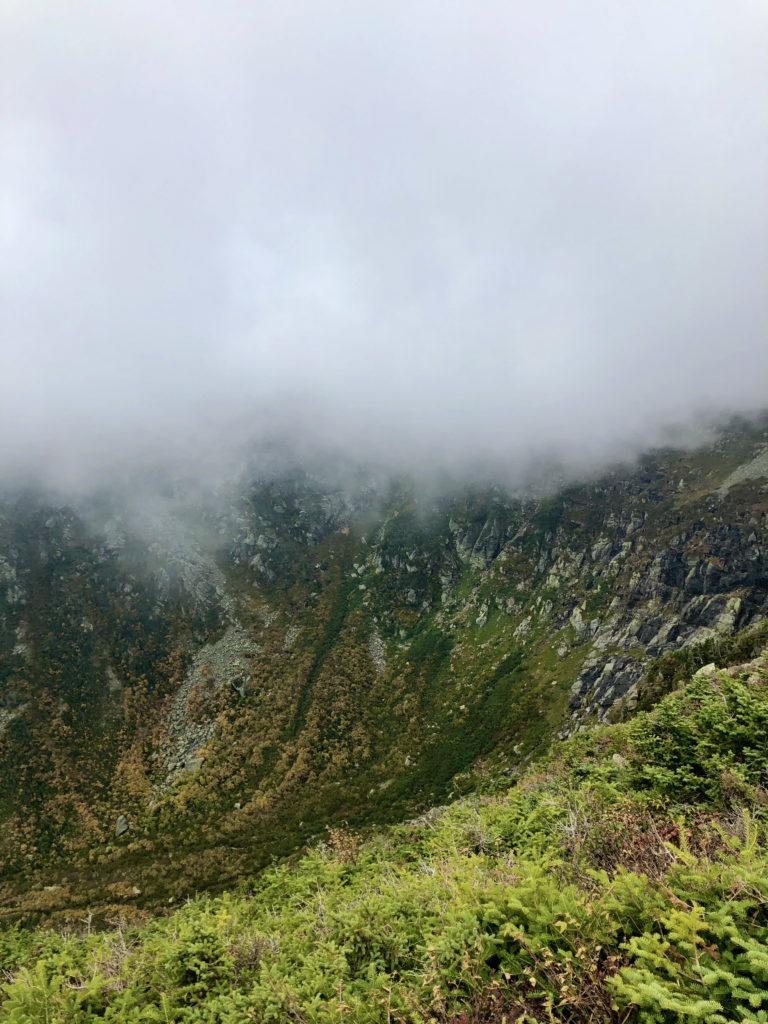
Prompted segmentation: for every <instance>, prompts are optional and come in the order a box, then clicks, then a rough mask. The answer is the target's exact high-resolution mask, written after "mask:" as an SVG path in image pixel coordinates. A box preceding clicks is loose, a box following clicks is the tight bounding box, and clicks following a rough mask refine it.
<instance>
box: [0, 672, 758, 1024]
mask: <svg viewBox="0 0 768 1024" xmlns="http://www.w3.org/2000/svg"><path fill="white" fill-rule="evenodd" d="M767 653H768V652H767ZM766 764H768V660H767V659H766V656H765V655H764V656H762V657H757V658H754V659H751V660H750V661H749V662H748V663H742V664H739V665H734V666H732V667H731V668H729V669H727V670H725V671H717V670H716V669H715V666H710V667H708V668H707V669H704V670H701V671H699V672H698V673H697V674H696V675H694V677H693V679H692V680H690V681H689V682H688V683H687V684H686V685H685V686H684V687H681V688H680V689H678V690H677V691H676V692H675V693H673V694H671V695H669V696H667V697H666V698H664V700H663V701H662V702H661V704H660V705H659V706H658V707H657V708H655V709H654V710H653V711H651V712H646V713H643V712H639V713H637V714H636V715H635V716H634V717H633V718H632V720H631V721H629V722H627V723H624V724H621V725H613V726H609V727H598V728H596V729H592V730H590V731H587V732H584V733H582V734H580V735H579V736H577V737H573V738H571V739H570V740H568V741H566V742H565V743H563V744H560V745H556V746H555V747H554V749H553V751H552V753H551V755H550V756H549V757H548V758H547V759H546V760H543V761H541V762H540V763H538V764H537V765H535V766H534V767H533V769H532V770H530V771H528V772H527V773H526V774H525V775H523V776H522V777H521V778H520V779H519V780H518V782H517V784H516V785H514V786H513V787H512V788H510V789H508V790H507V789H506V788H504V789H503V790H502V791H501V792H500V793H498V794H497V795H495V796H486V797H483V798H477V797H473V798H468V799H466V800H463V801H459V802H458V803H455V804H454V805H452V806H451V807H447V808H440V809H435V810H434V811H432V812H430V813H429V814H427V815H425V816H424V817H422V818H420V819H418V820H415V821H411V822H408V823H405V824H403V825H400V826H397V827H390V828H389V829H386V830H382V831H379V832H376V833H375V834H373V835H372V836H369V837H368V839H367V840H365V841H364V840H363V839H362V838H361V837H360V836H359V835H356V834H355V833H353V832H350V831H345V830H343V829H338V828H334V829H329V830H328V832H327V833H326V834H325V836H324V839H323V840H322V841H321V842H319V843H317V844H315V846H314V848H313V849H312V850H311V851H310V852H308V853H307V854H306V855H305V856H303V857H302V858H301V859H300V860H298V861H296V862H294V863H292V864H290V865H283V866H281V867H277V868H273V869H270V870H268V871H266V872H265V873H264V874H263V875H262V876H261V877H260V878H259V879H257V880H255V881H253V882H251V883H248V884H243V885H242V886H241V888H240V891H239V892H238V893H232V894H227V895H224V896H222V897H219V898H217V899H210V898H200V899H197V900H194V901H188V902H187V903H186V904H185V905H184V906H182V907H181V908H180V909H178V910H177V911H176V912H175V913H174V914H173V915H172V916H170V917H169V918H168V919H167V920H159V921H155V922H153V923H152V924H150V925H148V926H146V927H143V928H135V927H129V926H128V925H126V923H125V922H124V921H118V922H116V925H117V930H115V925H113V928H112V929H111V930H110V931H108V932H107V933H106V934H97V933H95V932H92V931H91V928H90V921H89V920H88V919H86V920H84V921H83V922H82V923H81V924H80V931H81V933H82V934H81V937H79V938H78V937H73V936H70V937H68V938H64V937H62V936H61V935H59V934H56V933H53V932H37V933H29V932H18V931H6V932H5V933H4V932H3V931H2V930H0V950H2V954H3V961H4V966H5V968H6V971H7V975H6V977H7V981H6V984H4V985H3V986H2V991H0V1020H8V1021H15V1022H23V1024H26V1022H28V1021H37V1020H42V1019H45V1020H46V1021H49V1022H51V1024H59V1022H65V1021H67V1022H69V1021H75V1020H77V1021H81V1022H83V1024H87V1022H90V1021H97V1020H111V1021H118V1020H119V1021H127V1022H130V1021H136V1022H138V1021H164V1020H166V1021H167V1020H174V1021H178V1022H179V1024H182V1022H184V1024H197V1022H202V1021H206V1022H210V1024H214V1022H219V1024H225V1022H226V1024H246V1022H247V1021H253V1020H259V1021H263V1022H265V1024H269V1022H274V1024H283V1022H285V1021H296V1022H302V1024H303V1022H312V1024H342V1022H355V1024H385V1022H386V1024H392V1022H399V1024H424V1022H426V1021H430V1022H434V1024H501V1022H503V1021H507V1022H509V1021H514V1020H521V1019H524V1020H529V1021H531V1020H533V1021H537V1020H550V1021H551V1020H554V1021H572V1022H573V1021H576V1022H579V1021H584V1022H586V1021H592V1022H609V1021H610V1022H614V1021H615V1022H618V1021H623V1022H627V1021H635V1020H639V1021H643V1022H646V1021H647V1022H652V1021H659V1020H669V1021H675V1020H701V1021H706V1022H712V1024H715V1022H718V1021H722V1020H739V1021H749V1022H755V1024H758V1022H761V1021H763V1020H764V1018H765V1014H766V1010H768V991H766V981H768V964H767V963H766V943H767V942H768V841H767V838H768V837H767V836H766V821H765V811H766V802H767V801H768V772H767V771H766Z"/></svg>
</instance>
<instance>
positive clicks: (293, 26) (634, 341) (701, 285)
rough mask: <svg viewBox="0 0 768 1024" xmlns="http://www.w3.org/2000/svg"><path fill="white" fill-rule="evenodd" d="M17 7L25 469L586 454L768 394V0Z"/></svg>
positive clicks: (11, 126) (35, 1) (5, 191)
mask: <svg viewBox="0 0 768 1024" xmlns="http://www.w3.org/2000/svg"><path fill="white" fill-rule="evenodd" d="M0 17H1V18H2V33H1V36H2V42H0V68H1V69H2V70H0V81H1V82H2V117H3V124H4V132H3V134H4V141H3V152H2V156H1V157H0V193H1V194H2V199H1V200H0V203H1V204H2V205H1V206H0V241H1V248H0V274H1V275H2V297H1V298H0V302H1V303H2V306H1V309H0V312H1V315H2V320H1V323H2V337H3V341H2V344H1V346H0V381H1V382H2V383H1V385H0V386H1V387H2V399H1V405H0V476H3V477H5V478H6V479H7V478H9V477H11V476H14V475H18V474H19V473H20V472H23V473H27V474H29V473H31V474H33V475H37V476H40V477H42V478H43V479H45V480H46V481H52V482H55V483H57V484H67V483H77V484H83V483H85V484H88V483H89V482H92V481H98V480H99V479H103V477H104V475H105V474H109V473H111V472H119V473H121V474H126V473H128V474H130V473H131V472H133V471H135V470H136V469H143V468H153V467H154V468H156V467H162V466H163V465H169V464H171V465H172V464H174V462H176V461H182V462H184V463H185V464H187V465H189V464H190V463H196V462H199V465H200V466H201V467H207V468H210V467H212V466H220V465H221V464H222V463H223V462H225V461H227V460H231V459H233V458H236V457H239V455H240V453H241V452H243V451H244V450H246V449H247V448H248V446H249V445H250V444H251V443H263V442H264V441H265V440H267V439H275V438H280V439H288V440H289V441H291V442H292V443H294V444H295V445H296V446H298V447H300V448H301V447H303V448H304V450H309V449H310V448H313V449H320V448H324V447H329V448H333V449H340V450H342V451H344V452H347V453H348V454H350V455H351V456H353V457H354V458H357V459H362V460H365V459H367V458H370V459H372V460H377V461H382V462H385V463H389V464H391V465H394V466H396V467H400V466H401V467H403V468H407V469H413V468H414V467H418V466H425V465H430V466H435V465H436V466H439V467H442V468H446V469H449V470H461V468H462V467H465V466H468V465H472V464H473V463H474V464H483V465H488V466H489V467H493V466H497V467H499V470H500V471H502V472H506V473H515V472H522V471H523V470H525V469H527V468H528V467H530V465H531V463H532V462H534V461H535V460H537V459H550V458H555V459H558V460H560V461H561V462H563V463H564V464H565V465H566V466H568V467H571V468H572V469H573V470H574V471H580V470H582V469H585V468H590V467H596V466H599V465H600V464H601V463H603V462H605V461H606V460H609V459H612V458H615V457H617V456H624V455H627V454H629V453H631V452H632V451H635V450H637V449H639V448H642V447H647V446H648V445H651V444H654V443H656V442H657V441H658V440H659V439H661V438H662V437H663V436H664V435H665V432H666V431H668V429H669V428H670V427H671V426H676V425H677V426H682V427H685V426H686V425H689V424H691V423H694V422H700V421H701V420H702V418H705V419H706V418H708V419H713V418H715V419H716V418H718V417H720V416H723V415H727V414H728V413H729V412H741V413H749V412H751V411H753V410H756V409H759V408H763V407H765V406H767V405H768V330H767V328H768V298H767V293H766V288H765V283H766V280H768V203H766V202H765V182H766V180H768V88H767V86H768V70H767V69H766V64H765V42H766V37H767V36H768V14H766V11H765V8H764V5H762V4H758V3H757V2H755V0H735V2H732V3H730V4H727V5H723V4H716V3H709V2H702V0H680V2H677V3H669V2H668V0H627V2H625V3H621V4H616V3H615V2H608V0H594V2H588V3H586V4H575V3H571V2H570V0H543V2H541V3H535V4H533V3H531V4H521V3H508V2H504V3H502V2H495V0H489V2H487V3H469V2H463V0H461V2H456V3H445V2H441V3H438V2H437V0H434V2H432V0H430V2H417V3H407V4H406V3H401V2H400V0H395V2H387V3H379V2H378V0H377V2H374V3H368V4H365V5H357V6H355V5H348V4H344V3H341V2H340V0H337V2H334V0H327V2H323V3H316V2H310V0H297V2H295V3H289V4H285V3H272V2H264V3H259V4H249V3H245V2H243V0H223V2H222V3H218V4H210V3H202V2H200V0H191V2H190V3H185V4H183V5H181V4H161V5H157V4H149V3H148V2H146V0H137V2H136V3H132V4H118V3H113V2H111V0H109V2H106V3H101V4H98V5H96V4H90V3H85V2H69V0H62V2H61V3H59V4H56V5H53V6H52V5H50V4H48V3H42V2H39V0H26V2H24V3H22V2H14V0H11V2H9V3H7V4H5V6H4V8H3V13H2V15H0Z"/></svg>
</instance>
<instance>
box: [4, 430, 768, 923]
mask: <svg viewBox="0 0 768 1024" xmlns="http://www.w3.org/2000/svg"><path fill="white" fill-rule="evenodd" d="M765 451H766V440H765V433H764V427H759V428H749V427H739V428H734V429H733V430H731V431H730V432H729V433H728V434H726V435H725V436H724V437H723V438H722V439H721V440H720V441H719V442H718V443H717V444H716V445H715V446H713V447H707V448H705V449H702V450H700V451H697V452H676V451H665V452H661V453H656V454H655V455H653V456H651V457H649V458H647V459H645V460H644V461H643V462H641V463H640V464H639V465H638V466H637V467H636V468H635V469H633V470H631V471H630V470H626V469H625V470H617V471H615V472H613V473H610V474H607V475H606V476H604V477H603V478H601V479H600V480H596V481H594V482H591V483H586V484H581V485H578V486H570V487H567V488H565V489H564V490H562V491H561V492H560V493H558V494H556V495H554V496H551V497H549V498H546V499H542V498H539V499H533V498H522V499H521V498H515V497H514V496H513V495H508V494H505V493H504V492H503V491H502V490H500V489H499V488H486V489H484V490H478V489H474V490H467V489H465V490H464V491H463V492H462V493H460V494H457V493H456V492H455V491H454V492H453V493H452V494H451V495H450V496H449V497H439V496H432V497H425V496H423V495H420V494H419V493H418V492H416V491H414V488H413V486H412V485H407V484H406V483H401V484H398V485H395V484H378V485H376V484H372V483H371V482H370V481H368V480H356V481H355V482H354V483H349V482H347V483H346V484H345V486H344V487H335V488H333V489H330V488H329V487H328V485H327V484H326V485H324V484H322V483H321V482H319V481H318V480H315V479H312V478H311V477H308V476H307V475H306V474H302V473H299V472H295V473H291V474H286V473H284V474H283V475H282V476H280V477H273V478H271V479H262V480H261V481H258V482H257V483H255V484H250V485H248V486H247V487H241V488H231V489H230V490H229V491H227V492H226V493H222V494H220V495H218V496H216V497H215V499H210V498H206V500H205V501H203V500H201V499H197V500H195V501H190V500H187V499H186V498H184V497H183V496H182V497H180V496H179V495H178V494H174V493H168V494H166V495H165V496H164V497H159V498H155V499H154V501H153V503H151V504H150V503H149V502H148V501H146V500H144V501H141V502H138V503H134V504H133V506H132V505H131V502H130V501H129V498H128V497H126V498H125V504H124V505H123V504H122V503H121V502H120V501H118V500H116V499H115V498H114V497H105V498H103V499H101V500H100V501H96V500H91V501H90V502H87V503H86V502H81V503H80V504H79V506H78V507H76V508H75V507H67V508H62V507H57V506H55V505H51V503H50V502H49V501H46V500H44V499H43V498H41V497H40V496H32V495H27V496H24V497H20V498H17V499H14V501H13V502H10V501H9V502H7V503H6V505H5V507H4V509H3V515H2V520H1V521H0V542H1V543H2V552H0V554H1V555H2V562H0V567H1V569H0V571H1V572H2V574H3V581H4V591H3V597H2V604H1V605H0V613H1V614H0V631H1V632H0V635H1V637H2V645H3V649H2V660H1V661H0V685H1V686H2V691H1V692H2V709H1V710H0V715H2V726H3V732H2V736H1V737H0V778H1V779H2V784H3V789H2V793H3V796H2V806H1V807H0V812H1V813H2V820H3V824H2V832H0V849H2V856H3V860H4V867H5V879H4V881H3V883H2V889H1V890H0V896H1V898H2V902H3V904H4V906H5V907H6V908H7V910H6V912H8V913H11V914H16V913H18V912H20V911H21V912H29V911H34V912H39V913H41V914H57V913H60V912H63V911H65V910H67V908H70V909H72V910H73V911H74V910H75V909H76V908H77V907H88V906H90V907H92V908H101V911H102V913H104V914H109V913H114V912H116V909H115V908H118V909H119V908H121V907H126V906H129V905H132V906H136V907H155V906H158V905H160V904H164V903H167V901H168V900H169V899H170V900H171V901H173V900H174V899H177V898H180V897H182V896H183V895H185V894H186V893H187V892H190V891H194V890H196V889H203V888H216V887H220V886H222V885H224V884H227V883H228V882H231V881H233V880H235V879H237V878H239V877H242V876H243V875H244V874H247V873H249V872H251V871H253V870H255V869H256V868H258V867H260V866H261V865H263V864H265V863H268V862H269V860H270V858H271V857H273V856H283V855H285V854H287V853H290V852H291V851H292V850H295V849H297V848H298V847H299V846H300V845H301V844H302V843H304V842H306V841H307V840H308V839H309V838H310V837H312V836H313V835H315V836H316V835H317V834H321V833H322V831H323V830H324V828H325V826H326V825H327V824H328V823H330V822H339V821H342V820H347V821H349V822H354V823H357V824H358V825H362V824H364V823H366V822H374V821H385V820H397V819H401V818H402V817H404V816H406V815H408V814H412V813H415V812H416V811H418V810H419V809H423V808H425V807H429V806H430V805H432V804H434V803H436V802H440V801H442V800H444V799H446V798H448V797H450V795H451V794H453V795H454V796H456V795H457V794H460V793H462V792H465V791H467V790H469V789H471V788H473V787H474V786H475V785H476V781H477V763H478V761H477V759H478V758H479V757H491V758H493V759H494V761H495V763H496V764H497V770H505V771H508V772H510V773H515V772H517V771H519V770H520V769H519V766H520V765H521V764H522V763H523V762H524V761H525V759H526V758H527V757H528V756H529V755H530V754H531V753H532V752H533V751H536V750H537V749H540V748H541V746H542V745H543V744H546V743H547V742H548V741H549V740H550V739H551V737H552V736H553V735H555V734H558V733H559V734H562V735H566V734H569V733H573V732H574V731H576V730H578V729H580V728H583V727H584V725H585V724H587V723H589V722H591V721H594V720H604V719H606V718H607V717H609V716H611V715H613V714H617V713H619V712H620V710H621V709H622V708H623V709H624V711H625V712H626V711H627V710H631V709H632V707H633V706H635V704H636V703H637V702H638V701H641V702H642V701H643V700H644V693H646V694H648V695H650V694H652V693H653V692H654V690H653V687H651V688H650V689H648V687H647V685H646V683H647V680H646V678H645V672H646V669H647V667H648V665H649V663H650V660H651V659H652V658H654V657H655V656H658V655H659V654H661V653H663V652H665V651H669V650H676V649H678V648H681V647H683V646H691V645H696V644H701V643H703V642H705V641H709V642H710V643H711V642H714V641H715V640H716V639H717V638H718V637H723V636H729V635H730V634H732V633H733V632H734V631H735V630H737V629H739V628H742V627H744V626H746V625H748V624H750V623H751V622H754V621H756V620H759V619H760V618H761V617H762V616H765V614H766V606H767V604H768V546H767V539H766V538H767V537H768V491H766V485H768V478H766V475H765V473H766V468H765ZM619 702H620V703H619ZM116 833H119V834H116ZM51 886H54V887H55V888H50V887H51ZM135 890H139V891H138V892H137V891H135ZM110 908H111V909H110Z"/></svg>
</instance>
